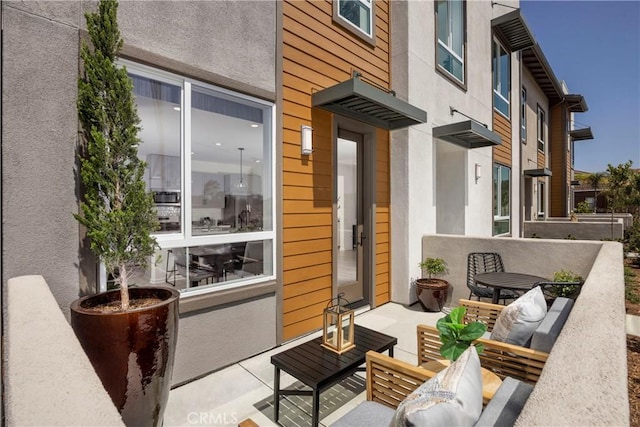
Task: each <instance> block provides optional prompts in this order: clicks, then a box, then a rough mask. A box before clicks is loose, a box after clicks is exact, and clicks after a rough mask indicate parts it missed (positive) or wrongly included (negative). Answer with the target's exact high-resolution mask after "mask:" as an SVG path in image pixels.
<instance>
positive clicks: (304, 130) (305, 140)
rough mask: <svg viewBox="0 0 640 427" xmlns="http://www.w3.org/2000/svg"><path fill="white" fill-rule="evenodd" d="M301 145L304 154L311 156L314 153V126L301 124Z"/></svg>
mask: <svg viewBox="0 0 640 427" xmlns="http://www.w3.org/2000/svg"><path fill="white" fill-rule="evenodd" d="M300 139H301V141H300V145H301V147H302V155H303V156H310V155H311V153H313V128H312V127H311V126H305V125H302V126H300Z"/></svg>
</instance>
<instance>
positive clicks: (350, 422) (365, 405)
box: [331, 400, 395, 427]
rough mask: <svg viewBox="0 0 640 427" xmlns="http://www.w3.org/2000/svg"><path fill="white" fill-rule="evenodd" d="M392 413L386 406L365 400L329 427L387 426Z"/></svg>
mask: <svg viewBox="0 0 640 427" xmlns="http://www.w3.org/2000/svg"><path fill="white" fill-rule="evenodd" d="M394 413H395V411H394V410H393V409H391V408H389V407H388V406H385V405H383V404H381V403H377V402H371V401H369V400H365V401H364V402H362V403H360V404H359V405H358V406H356V407H355V408H353V409H352V410H350V411H349V412H347V413H346V414H345V415H343V416H342V417H340V419H338V421H336V422H335V423H333V424H331V427H372V426H388V425H389V423H390V422H391V420H392V419H393V414H394Z"/></svg>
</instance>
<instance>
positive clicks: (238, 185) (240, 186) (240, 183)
mask: <svg viewBox="0 0 640 427" xmlns="http://www.w3.org/2000/svg"><path fill="white" fill-rule="evenodd" d="M238 150H240V180H239V181H238V182H237V183H236V188H237V189H238V190H246V188H247V183H246V182H244V180H243V178H242V152H243V151H244V148H242V147H240V148H238Z"/></svg>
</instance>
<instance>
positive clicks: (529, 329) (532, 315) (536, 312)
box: [491, 286, 547, 346]
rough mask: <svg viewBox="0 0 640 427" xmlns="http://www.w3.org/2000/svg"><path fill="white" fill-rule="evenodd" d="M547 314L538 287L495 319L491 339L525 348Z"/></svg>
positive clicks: (503, 310)
mask: <svg viewBox="0 0 640 427" xmlns="http://www.w3.org/2000/svg"><path fill="white" fill-rule="evenodd" d="M546 314H547V303H546V301H545V299H544V295H543V294H542V290H541V289H540V287H539V286H536V287H535V288H533V289H531V290H530V291H528V292H527V293H525V294H524V295H522V296H521V297H520V298H518V299H517V300H515V301H513V302H512V303H511V304H509V305H508V306H506V307H505V308H504V309H502V311H501V312H500V314H499V315H498V318H497V319H496V324H495V325H494V327H493V330H492V331H491V339H492V340H495V341H501V342H505V343H508V344H514V345H519V346H525V345H526V344H527V342H528V341H529V339H530V338H531V336H532V335H533V332H534V331H535V330H536V328H537V327H538V326H539V325H540V323H541V322H542V320H543V319H544V316H545V315H546Z"/></svg>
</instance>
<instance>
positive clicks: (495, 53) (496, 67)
mask: <svg viewBox="0 0 640 427" xmlns="http://www.w3.org/2000/svg"><path fill="white" fill-rule="evenodd" d="M496 47H497V48H498V49H496ZM502 51H504V53H505V54H506V61H507V65H508V67H509V76H508V79H507V82H508V88H507V97H506V98H505V96H504V95H503V94H502V93H501V89H502V83H501V78H500V77H501V76H502V72H501V71H500V70H501V64H502V61H501V58H502V55H501V52H502ZM491 67H492V69H491V75H492V79H493V82H492V88H493V97H492V100H493V109H494V110H495V111H497V112H498V113H500V114H502V115H503V116H504V117H506V118H507V119H510V118H511V77H512V70H511V52H509V50H507V48H505V47H504V45H503V44H502V43H501V42H500V41H499V40H498V39H497V38H496V37H494V38H493V42H492V44H491ZM496 96H497V97H498V98H499V99H500V100H502V101H503V102H504V103H505V104H506V111H503V110H501V109H500V108H499V107H498V106H497V105H496V101H495V100H496Z"/></svg>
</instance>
